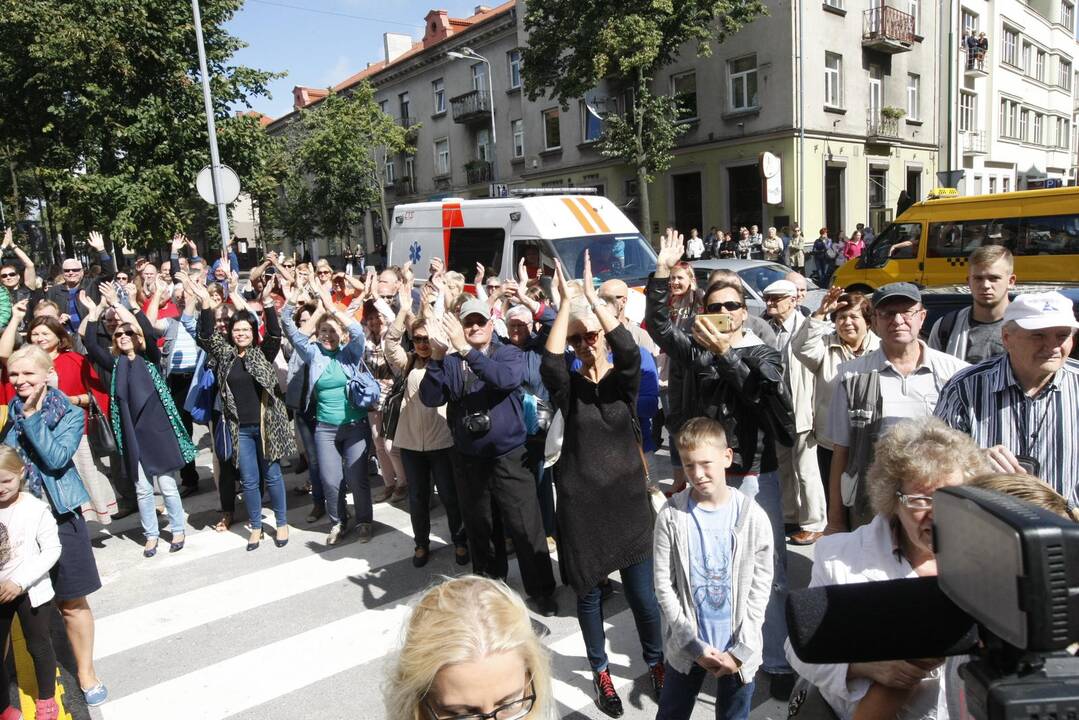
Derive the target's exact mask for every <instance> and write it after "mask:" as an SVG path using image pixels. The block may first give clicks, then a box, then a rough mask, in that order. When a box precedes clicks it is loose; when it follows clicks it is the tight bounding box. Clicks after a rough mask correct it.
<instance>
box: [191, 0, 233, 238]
mask: <svg viewBox="0 0 1079 720" xmlns="http://www.w3.org/2000/svg"><path fill="white" fill-rule="evenodd" d="M191 12H192V13H193V14H194V16H195V42H196V43H197V44H198V48H199V73H200V74H201V75H202V102H203V104H204V105H205V106H206V130H207V132H208V133H209V135H210V174H211V177H213V182H214V204H215V205H217V223H218V225H219V226H220V228H221V257H228V252H229V213H228V208H227V207H226V204H225V203H224V202H223V200H222V197H221V177H220V170H221V158H220V156H219V155H218V154H217V128H216V127H215V126H214V105H213V100H212V99H211V97H210V73H209V71H208V70H207V69H206V46H205V45H204V44H203V41H202V13H200V12H199V0H191Z"/></svg>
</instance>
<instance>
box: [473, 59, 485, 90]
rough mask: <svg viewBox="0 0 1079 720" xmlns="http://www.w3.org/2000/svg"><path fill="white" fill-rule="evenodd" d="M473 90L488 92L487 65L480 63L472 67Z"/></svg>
mask: <svg viewBox="0 0 1079 720" xmlns="http://www.w3.org/2000/svg"><path fill="white" fill-rule="evenodd" d="M472 89H473V90H479V91H480V92H481V93H485V92H487V63H481V62H478V63H476V64H475V65H473V66H472Z"/></svg>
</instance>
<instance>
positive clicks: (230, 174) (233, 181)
mask: <svg viewBox="0 0 1079 720" xmlns="http://www.w3.org/2000/svg"><path fill="white" fill-rule="evenodd" d="M217 177H218V178H219V179H220V180H221V187H220V188H219V191H220V193H221V202H223V203H225V204H226V205H228V204H229V203H231V202H233V201H234V200H236V198H237V197H239V195H240V176H239V175H237V174H236V171H235V170H233V169H232V168H230V167H229V166H228V165H219V166H218V168H217ZM195 188H196V189H197V190H198V191H199V197H201V198H202V199H203V200H205V201H206V202H208V203H210V204H211V205H216V204H217V203H216V201H215V200H214V180H213V175H212V171H211V170H210V166H209V165H207V166H206V167H204V168H203V169H202V170H200V171H199V176H198V177H197V178H195Z"/></svg>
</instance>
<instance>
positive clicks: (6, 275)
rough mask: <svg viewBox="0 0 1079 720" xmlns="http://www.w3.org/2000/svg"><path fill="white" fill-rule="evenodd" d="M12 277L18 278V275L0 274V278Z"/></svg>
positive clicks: (10, 273)
mask: <svg viewBox="0 0 1079 720" xmlns="http://www.w3.org/2000/svg"><path fill="white" fill-rule="evenodd" d="M13 277H19V273H13V272H9V273H0V278H13Z"/></svg>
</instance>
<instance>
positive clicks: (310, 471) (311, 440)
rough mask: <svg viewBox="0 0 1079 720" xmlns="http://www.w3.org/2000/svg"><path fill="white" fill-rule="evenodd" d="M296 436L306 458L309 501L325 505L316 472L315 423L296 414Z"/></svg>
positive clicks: (320, 478)
mask: <svg viewBox="0 0 1079 720" xmlns="http://www.w3.org/2000/svg"><path fill="white" fill-rule="evenodd" d="M293 424H294V425H295V426H296V436H297V437H299V438H300V444H301V445H303V451H304V454H305V455H306V456H307V480H308V482H310V483H311V499H312V500H314V502H315V505H316V506H323V507H325V505H326V496H325V494H324V493H323V492H322V477H321V476H320V475H319V470H318V451H317V449H316V447H315V421H314V420H313V419H311V418H309V417H307V416H306V415H304V414H302V413H296V419H295V420H293Z"/></svg>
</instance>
